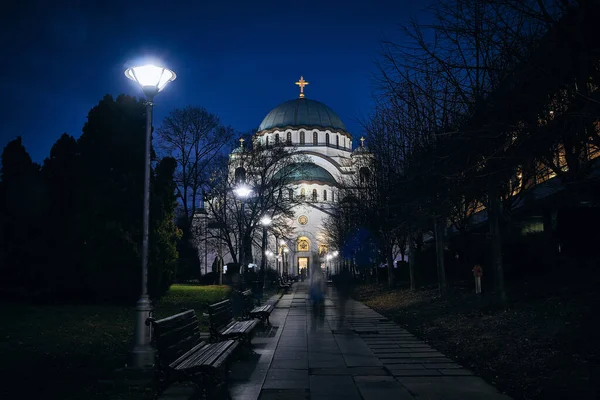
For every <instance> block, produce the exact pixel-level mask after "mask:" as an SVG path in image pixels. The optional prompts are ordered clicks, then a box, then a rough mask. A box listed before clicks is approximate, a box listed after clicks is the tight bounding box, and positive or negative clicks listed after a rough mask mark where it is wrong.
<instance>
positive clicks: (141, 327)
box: [125, 65, 176, 370]
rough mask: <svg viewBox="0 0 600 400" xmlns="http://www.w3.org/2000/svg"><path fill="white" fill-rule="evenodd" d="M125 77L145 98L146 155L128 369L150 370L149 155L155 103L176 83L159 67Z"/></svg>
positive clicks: (129, 71)
mask: <svg viewBox="0 0 600 400" xmlns="http://www.w3.org/2000/svg"><path fill="white" fill-rule="evenodd" d="M125 76H126V77H127V78H129V79H131V80H133V81H135V82H137V83H138V84H139V85H140V86H141V87H142V91H143V92H144V94H145V95H146V153H145V159H144V217H143V227H142V294H141V296H140V298H139V300H138V302H137V304H136V320H135V336H134V346H133V349H132V351H131V353H130V362H129V365H128V368H131V369H140V370H141V369H149V368H152V367H153V366H154V363H155V350H154V348H153V347H152V346H151V345H150V327H149V326H147V325H146V320H147V319H148V317H150V315H151V314H152V311H153V307H152V302H151V301H150V297H149V296H148V231H149V226H150V162H151V160H150V152H151V147H152V105H153V103H152V100H153V99H154V97H155V96H156V95H157V94H158V93H159V92H160V91H161V90H163V89H164V88H165V87H166V86H167V84H168V83H169V82H171V81H174V80H175V77H176V75H175V72H173V71H171V70H169V69H166V68H163V67H158V66H156V65H143V66H139V67H132V68H128V69H127V70H126V71H125Z"/></svg>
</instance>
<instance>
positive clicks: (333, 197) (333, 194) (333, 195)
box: [331, 190, 335, 203]
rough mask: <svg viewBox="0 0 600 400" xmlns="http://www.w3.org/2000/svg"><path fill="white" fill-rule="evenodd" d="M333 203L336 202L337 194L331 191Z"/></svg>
mask: <svg viewBox="0 0 600 400" xmlns="http://www.w3.org/2000/svg"><path fill="white" fill-rule="evenodd" d="M331 202H332V203H334V202H335V192H334V191H333V190H332V191H331Z"/></svg>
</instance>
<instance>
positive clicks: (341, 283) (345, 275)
mask: <svg viewBox="0 0 600 400" xmlns="http://www.w3.org/2000/svg"><path fill="white" fill-rule="evenodd" d="M335 286H336V289H337V299H338V308H339V313H340V315H339V319H338V329H342V328H343V325H344V322H345V321H346V304H347V303H348V298H349V297H350V295H351V293H352V274H351V273H350V270H349V269H348V268H346V267H344V268H343V269H342V270H341V272H340V274H339V276H338V277H337V279H336V285H335Z"/></svg>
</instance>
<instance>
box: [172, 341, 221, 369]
mask: <svg viewBox="0 0 600 400" xmlns="http://www.w3.org/2000/svg"><path fill="white" fill-rule="evenodd" d="M222 346H223V343H211V344H208V345H206V346H204V347H203V348H201V349H200V351H197V352H195V353H192V354H190V355H189V356H188V357H187V358H185V359H184V360H183V361H182V362H181V364H179V365H178V366H177V369H188V368H194V367H200V366H203V365H207V364H205V363H204V360H205V359H206V358H208V357H209V356H210V355H211V354H213V353H216V352H218V351H220V349H221V347H222ZM207 366H210V364H208V365H207Z"/></svg>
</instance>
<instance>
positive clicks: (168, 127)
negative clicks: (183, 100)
mask: <svg viewBox="0 0 600 400" xmlns="http://www.w3.org/2000/svg"><path fill="white" fill-rule="evenodd" d="M232 136H233V129H232V128H230V127H226V126H223V125H222V124H221V122H220V120H219V117H217V116H216V115H214V114H211V113H210V112H208V111H207V110H206V109H204V108H202V107H193V106H188V107H185V108H178V109H175V110H173V111H171V112H170V113H169V115H168V116H167V117H166V118H165V119H164V121H163V122H162V124H161V126H160V127H159V128H158V137H159V148H160V149H161V151H163V152H164V153H166V154H168V155H170V156H172V157H174V158H175V159H176V160H177V171H176V175H175V179H176V182H177V195H178V197H179V199H180V200H181V205H182V208H183V215H184V216H185V218H186V221H187V223H186V227H185V228H187V227H189V226H191V223H192V218H193V216H194V212H195V211H196V206H197V204H198V202H199V196H200V195H201V193H202V191H203V189H205V188H207V185H208V178H209V173H210V172H211V164H212V163H213V161H214V160H215V158H216V157H217V156H218V154H219V152H220V151H221V149H222V148H223V146H224V145H225V144H226V143H227V142H228V141H229V140H230V139H231V137H232Z"/></svg>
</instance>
